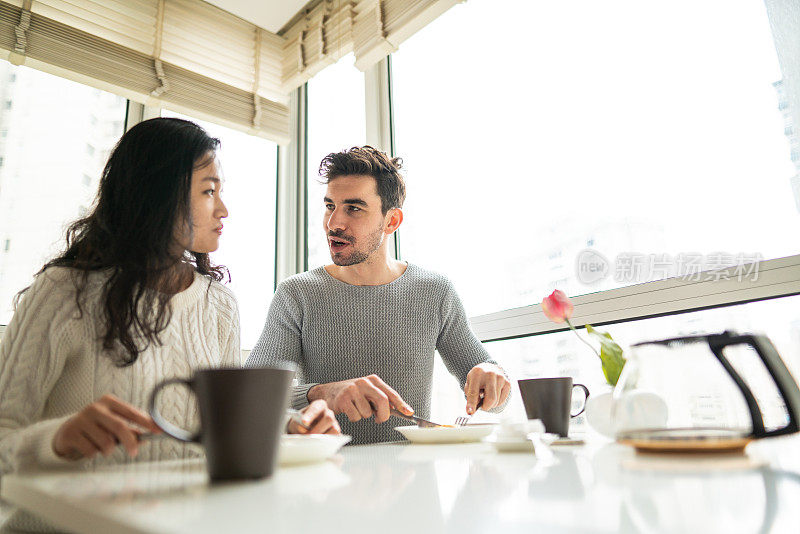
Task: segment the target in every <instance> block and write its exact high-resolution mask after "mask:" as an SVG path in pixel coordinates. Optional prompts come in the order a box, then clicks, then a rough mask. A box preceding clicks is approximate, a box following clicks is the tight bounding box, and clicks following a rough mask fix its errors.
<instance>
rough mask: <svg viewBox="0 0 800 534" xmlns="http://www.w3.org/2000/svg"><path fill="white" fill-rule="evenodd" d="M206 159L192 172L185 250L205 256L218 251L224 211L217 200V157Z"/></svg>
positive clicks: (226, 214)
mask: <svg viewBox="0 0 800 534" xmlns="http://www.w3.org/2000/svg"><path fill="white" fill-rule="evenodd" d="M210 156H211V157H209V158H208V164H206V165H204V166H202V167H198V168H195V169H194V171H192V192H191V210H192V238H191V244H190V245H189V246H188V247H187V248H188V249H189V250H191V251H192V252H200V253H203V252H205V253H208V252H213V251H215V250H217V248H219V238H220V236H221V235H222V219H224V218H225V217H227V216H228V209H227V208H226V207H225V204H224V203H223V202H222V198H220V193H221V192H222V179H221V177H220V172H219V165H218V163H217V158H216V157H213V154H210Z"/></svg>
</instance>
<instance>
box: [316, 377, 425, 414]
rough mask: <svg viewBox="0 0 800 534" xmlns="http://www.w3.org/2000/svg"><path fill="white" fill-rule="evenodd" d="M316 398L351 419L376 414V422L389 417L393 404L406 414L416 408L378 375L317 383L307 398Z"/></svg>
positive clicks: (411, 412)
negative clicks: (407, 402)
mask: <svg viewBox="0 0 800 534" xmlns="http://www.w3.org/2000/svg"><path fill="white" fill-rule="evenodd" d="M317 399H322V400H324V401H326V402H327V403H328V406H330V407H331V408H332V409H333V411H334V413H337V414H340V413H344V414H347V417H348V418H349V419H350V420H351V421H360V420H361V419H366V418H368V417H372V416H373V415H374V416H375V422H376V423H383V422H384V421H387V420H388V419H389V409H390V408H391V407H394V408H396V409H397V410H400V411H401V412H403V413H404V414H406V415H411V414H413V413H414V409H413V408H412V407H411V406H409V405H408V404H406V402H405V401H404V400H403V398H402V397H401V396H400V395H399V394H398V393H397V392H396V391H395V390H394V389H392V388H391V387H389V385H387V384H386V382H384V381H383V380H381V379H380V377H379V376H378V375H369V376H364V377H361V378H355V379H353V380H343V381H341V382H331V383H329V384H319V385H316V386H314V387H312V388H311V389H310V390H308V400H310V401H314V400H317Z"/></svg>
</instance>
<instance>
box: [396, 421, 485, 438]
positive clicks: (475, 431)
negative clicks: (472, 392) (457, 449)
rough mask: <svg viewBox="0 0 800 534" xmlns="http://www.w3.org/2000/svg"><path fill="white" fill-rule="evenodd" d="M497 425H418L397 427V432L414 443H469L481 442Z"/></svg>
mask: <svg viewBox="0 0 800 534" xmlns="http://www.w3.org/2000/svg"><path fill="white" fill-rule="evenodd" d="M495 426H496V425H490V424H487V425H466V426H454V427H446V426H437V427H432V428H421V427H418V426H417V425H411V426H397V427H395V430H397V431H398V432H400V433H401V434H403V436H405V438H406V439H407V440H408V441H410V442H412V443H469V442H473V441H480V440H482V439H483V438H485V437H486V436H488V435H489V434H491V433H492V430H494V427H495Z"/></svg>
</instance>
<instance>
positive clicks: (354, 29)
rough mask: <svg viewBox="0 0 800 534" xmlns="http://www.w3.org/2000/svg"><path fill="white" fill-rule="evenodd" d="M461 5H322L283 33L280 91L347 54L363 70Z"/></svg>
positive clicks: (346, 1) (328, 0) (399, 1)
mask: <svg viewBox="0 0 800 534" xmlns="http://www.w3.org/2000/svg"><path fill="white" fill-rule="evenodd" d="M461 1H463V0H325V1H323V2H321V3H320V4H318V5H316V6H315V7H314V8H313V9H311V10H310V11H309V12H308V13H306V14H305V16H302V17H297V18H296V20H295V22H294V23H293V24H292V25H291V26H290V27H289V29H287V30H286V32H285V33H284V37H286V44H285V48H284V63H283V88H284V90H285V91H291V90H292V89H294V88H296V87H298V86H300V85H302V84H304V83H305V82H306V81H308V80H309V79H311V77H312V76H314V75H315V74H316V73H317V72H319V71H320V70H322V69H323V68H325V67H326V66H327V65H330V64H331V63H334V62H336V61H337V60H338V59H340V58H341V57H343V56H345V55H347V54H349V53H350V52H351V51H352V52H354V53H355V58H356V67H358V68H359V69H361V70H367V69H368V68H369V67H371V66H372V65H374V64H375V63H377V62H378V61H380V60H381V59H383V58H384V57H386V56H387V55H389V54H391V53H392V52H394V51H395V50H397V47H398V46H399V45H400V43H402V42H403V41H405V40H406V39H408V38H409V37H410V36H411V35H413V34H414V33H415V32H417V31H418V30H420V29H421V28H423V27H424V26H425V25H427V24H428V23H430V22H431V21H433V20H434V19H436V17H438V16H439V15H441V14H442V13H444V12H445V11H447V10H448V9H450V8H451V7H452V6H454V5H455V4H458V3H460V2H461Z"/></svg>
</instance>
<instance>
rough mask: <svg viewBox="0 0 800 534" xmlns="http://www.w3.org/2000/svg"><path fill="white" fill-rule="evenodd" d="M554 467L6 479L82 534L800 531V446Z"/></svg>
mask: <svg viewBox="0 0 800 534" xmlns="http://www.w3.org/2000/svg"><path fill="white" fill-rule="evenodd" d="M553 450H554V453H555V461H554V462H550V463H547V462H545V461H544V460H543V459H539V460H537V458H535V457H534V456H533V455H531V454H524V453H505V454H500V453H497V452H495V451H494V449H492V447H491V446H490V445H488V444H485V443H479V444H464V445H410V444H384V445H369V446H354V447H346V448H345V449H343V450H342V452H341V454H340V455H339V458H338V459H337V460H336V461H332V460H329V461H326V462H324V463H321V464H317V465H309V466H303V467H292V468H281V469H279V471H278V472H277V473H276V475H275V476H274V477H273V478H271V479H268V480H265V481H260V482H242V483H226V484H220V485H214V486H210V485H209V484H208V482H207V478H206V475H205V472H204V466H203V464H202V463H201V462H197V461H193V462H166V463H150V464H145V463H141V464H131V465H129V466H124V467H117V468H110V469H105V470H98V471H96V472H85V471H83V472H74V471H72V472H47V473H39V474H35V475H30V474H29V475H14V476H7V477H4V478H3V480H2V496H3V498H5V499H7V500H8V501H11V502H13V503H14V504H16V505H18V506H20V507H23V508H26V509H29V510H32V511H35V512H36V513H37V514H39V515H40V516H42V517H44V518H46V519H47V520H49V521H50V522H52V523H53V524H55V525H57V526H59V527H61V528H64V529H66V530H70V531H75V532H86V533H96V532H113V533H161V532H164V533H167V532H168V533H192V534H198V533H205V532H209V533H211V532H213V533H219V532H223V533H239V532H247V533H250V532H269V533H283V532H287V533H288V532H293V533H294V532H320V533H327V532H347V533H362V532H363V533H367V532H369V533H370V534H374V533H376V532H382V533H383V532H385V533H394V532H397V533H400V532H402V533H403V534H421V533H426V532H448V533H454V534H455V533H457V534H464V533H471V532H486V533H493V532H504V533H505V532H509V533H513V532H525V533H531V532H580V533H586V532H609V533H611V532H614V533H616V532H676V533H689V532H704V533H715V532H720V533H725V534H731V533H735V532H748V533H755V532H800V439H799V438H795V437H792V438H779V439H774V440H771V441H764V442H759V443H754V444H752V445H750V447H749V448H748V451H747V455H739V456H716V457H713V458H712V457H705V458H698V457H686V456H652V455H637V454H636V453H634V452H633V450H631V449H629V448H627V447H623V446H620V445H616V444H613V443H608V442H598V443H590V444H588V445H584V446H570V447H567V446H561V447H560V448H556V447H554V448H553Z"/></svg>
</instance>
